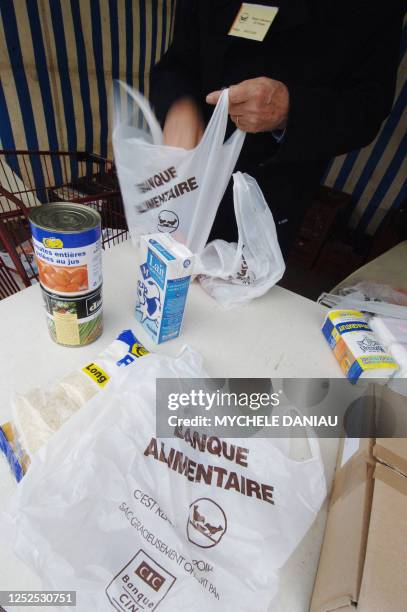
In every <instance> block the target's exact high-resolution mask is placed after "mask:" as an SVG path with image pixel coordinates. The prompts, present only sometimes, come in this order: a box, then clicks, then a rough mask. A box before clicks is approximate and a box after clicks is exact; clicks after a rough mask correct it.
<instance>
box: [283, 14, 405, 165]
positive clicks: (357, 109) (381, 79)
mask: <svg viewBox="0 0 407 612" xmlns="http://www.w3.org/2000/svg"><path fill="white" fill-rule="evenodd" d="M384 13H385V16H384V19H383V20H382V21H381V22H380V23H377V27H376V28H375V29H373V30H371V32H370V34H369V37H368V39H366V41H365V42H366V44H364V45H363V49H362V50H361V54H360V56H358V57H355V58H354V62H353V63H352V66H350V67H349V73H348V74H347V75H344V77H343V78H342V79H341V82H340V83H338V86H333V87H303V86H297V85H296V84H295V83H292V84H288V87H289V91H290V112H289V119H288V123H287V130H286V134H285V139H284V142H283V143H282V144H281V145H280V147H279V151H278V153H277V156H276V159H278V161H310V160H315V159H327V158H330V157H333V156H336V155H341V154H343V153H347V152H349V151H352V150H355V149H359V148H361V147H364V146H366V145H368V144H369V143H370V142H371V141H372V140H373V139H374V138H375V137H376V135H377V133H378V131H379V129H380V126H381V124H382V122H383V121H384V119H385V118H386V116H387V115H388V114H389V112H390V110H391V107H392V104H393V97H394V90H395V83H396V76H397V66H398V60H399V50H400V31H401V26H402V11H401V10H400V11H399V12H398V11H397V10H391V9H390V10H388V11H384ZM386 13H387V16H386ZM321 52H322V50H321Z"/></svg>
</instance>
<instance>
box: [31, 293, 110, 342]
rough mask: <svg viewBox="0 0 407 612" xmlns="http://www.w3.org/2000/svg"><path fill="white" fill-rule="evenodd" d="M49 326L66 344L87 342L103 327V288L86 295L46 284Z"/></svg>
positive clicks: (55, 339) (45, 299) (44, 295)
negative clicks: (59, 292) (51, 289)
mask: <svg viewBox="0 0 407 612" xmlns="http://www.w3.org/2000/svg"><path fill="white" fill-rule="evenodd" d="M42 296H43V298H44V303H45V309H46V313H47V322H48V329H49V332H50V334H51V337H52V339H53V340H54V341H55V342H57V343H58V344H63V345H65V346H85V345H87V344H90V343H91V342H93V341H94V340H96V339H97V338H99V336H100V335H101V333H102V331H103V311H102V288H101V287H99V289H97V290H96V291H93V292H91V293H88V294H86V295H82V296H75V297H65V296H61V295H56V294H54V293H51V292H49V291H47V290H45V289H44V288H42Z"/></svg>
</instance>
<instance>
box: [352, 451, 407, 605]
mask: <svg viewBox="0 0 407 612" xmlns="http://www.w3.org/2000/svg"><path fill="white" fill-rule="evenodd" d="M406 550H407V478H406V477H405V476H403V475H401V474H399V473H397V472H395V471H394V470H392V469H391V468H389V467H386V466H385V465H382V464H380V463H378V464H377V466H376V470H375V485H374V495H373V502H372V511H371V517H370V526H369V536H368V541H367V548H366V558H365V564H364V569H363V579H362V585H361V590H360V597H359V601H358V608H357V610H358V612H401V611H402V610H406V609H407V603H406V602H407V580H406V577H405V567H406Z"/></svg>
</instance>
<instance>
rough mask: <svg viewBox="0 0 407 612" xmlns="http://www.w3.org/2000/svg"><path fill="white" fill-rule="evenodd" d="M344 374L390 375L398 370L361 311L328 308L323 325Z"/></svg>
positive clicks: (354, 378)
mask: <svg viewBox="0 0 407 612" xmlns="http://www.w3.org/2000/svg"><path fill="white" fill-rule="evenodd" d="M322 333H323V334H324V336H325V338H326V340H327V341H328V344H329V346H330V347H331V349H332V351H333V353H334V355H335V357H336V359H337V361H338V363H339V365H340V366H341V369H342V371H343V373H344V374H345V376H346V377H347V378H348V379H349V380H350V381H351V382H352V383H356V382H357V381H358V380H359V378H362V377H363V378H385V379H387V378H390V377H391V376H393V374H394V373H395V372H396V370H397V369H398V365H397V363H396V361H395V360H394V359H393V357H392V356H391V355H390V354H389V353H387V351H386V350H385V349H384V348H383V346H382V345H381V344H380V342H379V340H378V339H377V337H376V336H375V334H374V332H373V330H372V329H371V327H370V325H369V323H368V321H367V320H366V318H365V316H364V314H363V313H361V312H359V311H358V310H348V309H340V310H330V311H329V312H328V314H327V316H326V318H325V322H324V325H323V327H322Z"/></svg>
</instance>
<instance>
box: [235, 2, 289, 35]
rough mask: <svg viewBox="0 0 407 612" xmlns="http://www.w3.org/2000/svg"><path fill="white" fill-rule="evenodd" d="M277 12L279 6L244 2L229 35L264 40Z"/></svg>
mask: <svg viewBox="0 0 407 612" xmlns="http://www.w3.org/2000/svg"><path fill="white" fill-rule="evenodd" d="M277 13H278V7H277V6H263V5H261V4H249V3H248V2H243V4H242V6H241V7H240V11H239V12H238V14H237V15H236V19H235V20H234V22H233V24H232V27H231V28H230V30H229V36H238V37H240V38H249V39H251V40H260V41H262V40H264V37H265V36H266V34H267V32H268V30H269V27H270V26H271V24H272V23H273V21H274V19H275V17H276V15H277Z"/></svg>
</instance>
